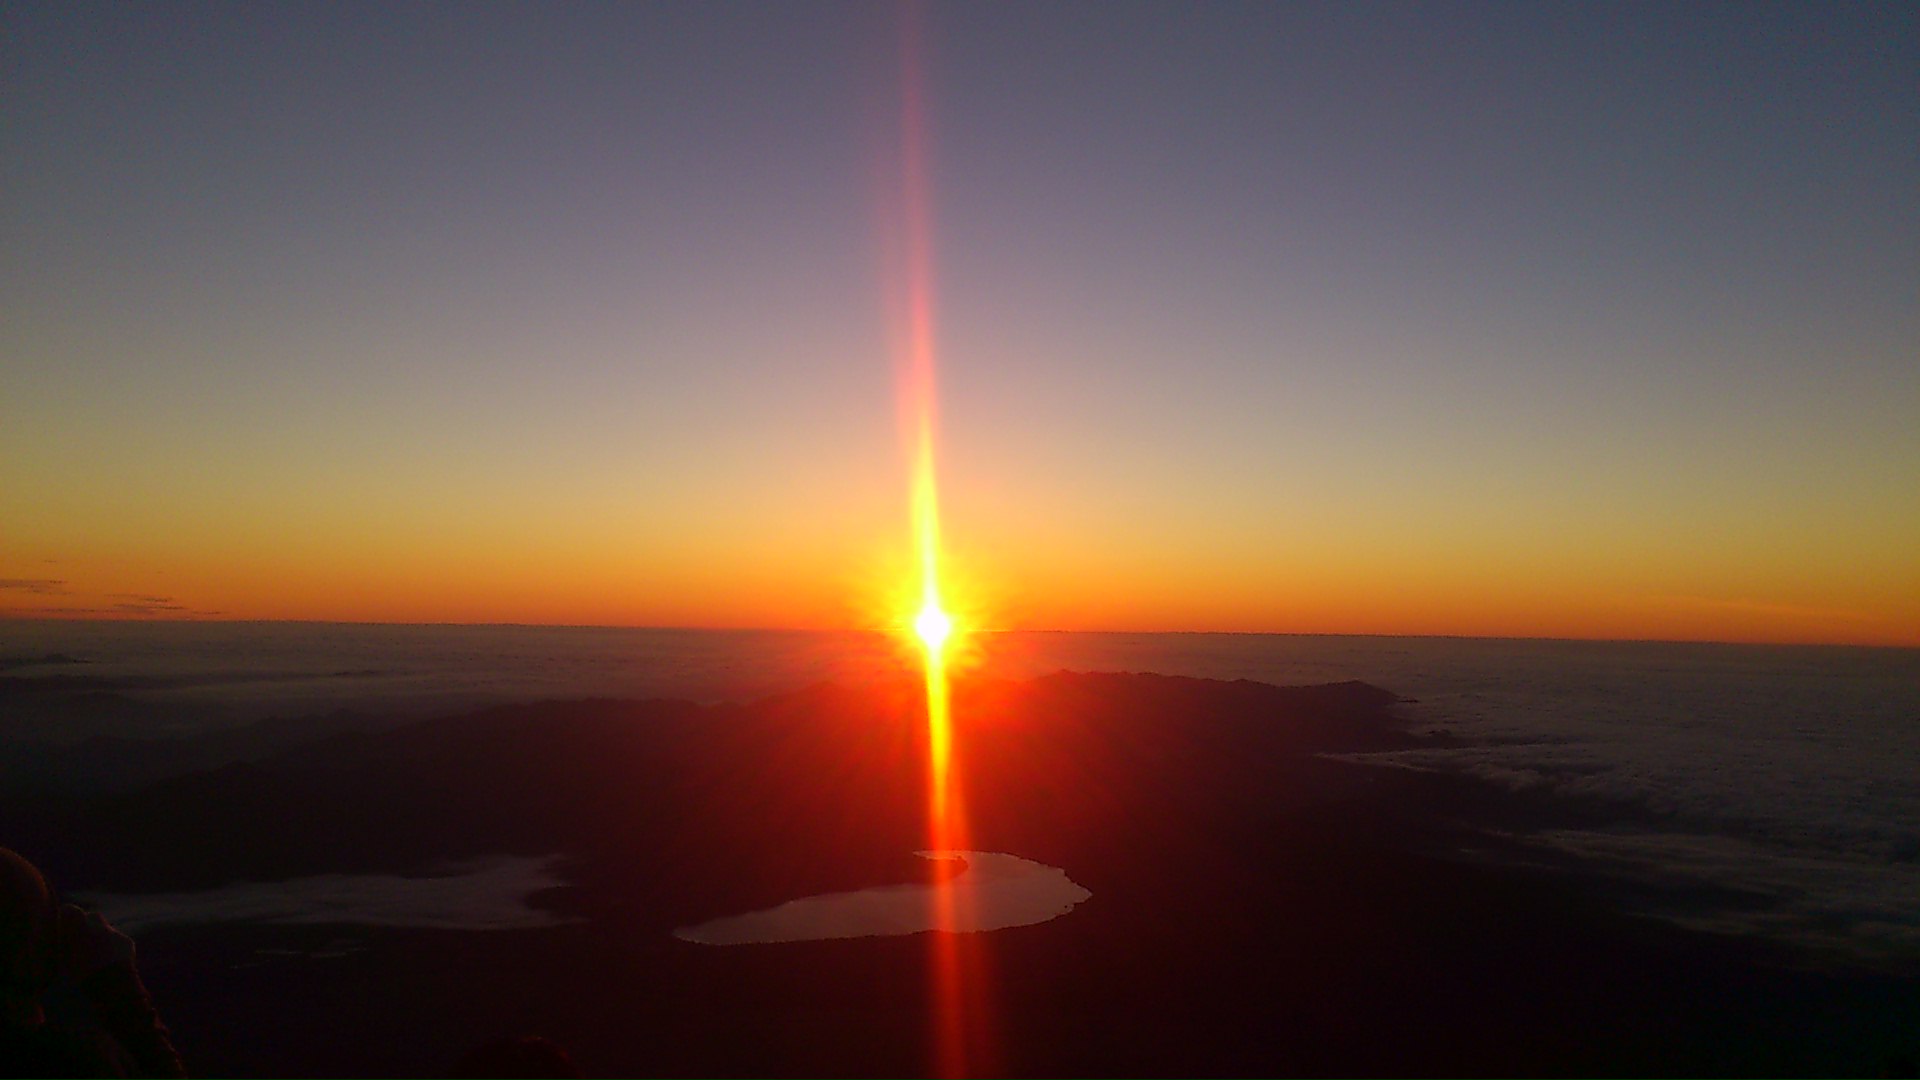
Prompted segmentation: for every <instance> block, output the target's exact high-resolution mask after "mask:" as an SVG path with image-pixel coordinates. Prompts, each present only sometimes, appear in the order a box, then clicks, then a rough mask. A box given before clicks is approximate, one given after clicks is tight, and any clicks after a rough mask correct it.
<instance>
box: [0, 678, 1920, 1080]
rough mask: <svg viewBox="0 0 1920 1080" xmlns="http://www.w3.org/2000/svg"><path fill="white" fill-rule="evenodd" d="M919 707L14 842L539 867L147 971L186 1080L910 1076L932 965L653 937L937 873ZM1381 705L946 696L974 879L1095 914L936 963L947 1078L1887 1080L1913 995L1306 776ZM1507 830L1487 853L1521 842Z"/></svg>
mask: <svg viewBox="0 0 1920 1080" xmlns="http://www.w3.org/2000/svg"><path fill="white" fill-rule="evenodd" d="M914 690H915V688H914V686H913V685H911V684H902V685H901V686H899V687H897V688H893V689H882V690H878V691H873V690H867V691H861V692H858V693H856V692H853V691H848V690H842V689H835V688H830V687H822V688H816V689H814V690H810V691H806V692H803V693H800V694H796V695H792V696H788V697H783V698H778V699H773V700H769V701H764V702H760V703H757V704H754V705H751V706H725V707H714V708H701V707H696V706H693V705H687V704H682V703H673V702H647V703H628V702H579V703H568V704H548V705H539V706H528V707H522V708H509V709H499V710H492V711H489V712H485V713H480V714H477V715H473V716H465V717H457V718H449V719H445V720H438V721H432V722H428V723H422V724H417V725H413V726H409V727H404V728H399V729H395V730H390V731H382V732H377V733H361V734H352V735H344V736H340V737H336V738H332V739H329V740H326V741H323V742H319V743H316V744H314V745H312V746H310V747H307V748H305V749H302V750H299V751H296V752H291V753H288V754H285V755H283V756H280V757H277V758H272V759H269V760H266V761H262V762H256V763H250V764H242V765H231V766H227V767H224V768H221V769H217V770H213V771H211V772H205V773H199V774H195V775H192V776H187V777H182V778H177V779H174V780H170V781H166V782H163V783H160V784H157V785H153V786H151V787H147V788H144V789H141V790H138V791H133V792H130V793H121V794H116V795H111V796H97V797H92V798H89V799H86V800H78V801H71V802H66V803H61V802H56V801H52V800H48V799H45V798H37V799H35V800H33V801H32V802H30V803H29V802H22V803H17V804H15V805H12V806H8V807H5V808H4V812H5V815H6V816H5V818H4V820H6V821H8V822H9V825H8V828H9V830H10V832H11V833H12V834H13V835H14V836H16V837H17V838H18V839H16V840H15V841H14V842H15V843H17V844H18V845H19V846H21V847H22V848H23V849H24V850H28V851H29V852H30V854H33V855H34V856H35V857H36V858H38V859H40V860H41V861H42V862H43V863H45V864H46V865H47V866H48V867H49V869H50V870H52V871H53V872H54V873H55V874H56V875H57V877H58V878H59V879H60V881H61V882H62V884H64V885H65V886H66V887H68V888H70V889H93V890H102V891H120V892H129V891H133V892H141V891H174V890H188V889H200V888H211V887H215V886H219V885H222V884H225V883H227V882H230V881H234V880H242V879H244V880H276V879H283V878H291V877H300V876H306V875H312V874H321V873H374V872H384V873H409V874H417V873H422V872H424V871H426V870H428V869H429V868H431V867H433V866H436V865H440V864H444V863H445V862H447V861H449V860H458V859H462V858H470V857H478V856H488V855H496V854H502V853H512V854H524V855H547V854H554V853H558V854H561V855H563V856H564V857H565V862H564V863H563V874H564V876H565V877H566V878H567V879H568V881H569V882H570V884H569V886H568V887H566V888H563V889H557V890H554V891H552V892H550V893H547V894H543V895H541V896H539V897H536V903H537V904H538V905H540V906H543V907H546V908H548V909H551V910H553V911H555V912H559V913H564V914H566V915H568V916H571V917H575V918H576V920H577V921H574V922H570V923H568V924H566V925H560V926H553V927H548V928H542V929H527V930H512V931H490V932H470V931H450V930H431V931H430V930H418V929H395V928H386V929H382V928H374V927H351V926H348V927H284V926H248V925H235V924H225V925H214V926H202V927H170V928H159V929H155V930H153V931H151V932H150V933H148V934H147V935H145V936H144V938H143V942H142V950H143V955H144V957H145V960H144V965H145V966H146V968H147V969H148V974H149V977H150V978H149V981H150V982H151V983H152V984H153V985H154V987H155V990H156V992H157V993H158V995H159V996H160V997H161V999H162V1002H163V1005H164V1006H165V1009H166V1013H167V1015H168V1018H169V1020H170V1021H171V1022H172V1023H173V1024H174V1026H175V1028H176V1032H177V1034H178V1036H179V1041H180V1044H181V1047H182V1049H183V1050H184V1051H185V1052H186V1053H187V1054H188V1056H189V1057H190V1059H192V1060H193V1063H194V1065H195V1066H196V1067H197V1068H198V1069H199V1070H200V1071H202V1072H207V1073H240V1074H249V1073H250V1074H309V1073H314V1074H317V1073H329V1072H337V1073H347V1074H366V1073H433V1072H437V1071H442V1070H444V1069H445V1068H446V1067H447V1065H448V1064H449V1063H450V1062H451V1061H453V1060H454V1059H455V1058H456V1057H458V1056H459V1054H460V1053H461V1052H462V1051H464V1050H466V1049H468V1048H470V1047H472V1046H473V1045H476V1044H477V1043H479V1042H481V1041H484V1040H485V1039H487V1038H489V1037H492V1036H494V1035H497V1034H502V1033H511V1032H538V1033H541V1034H545V1035H548V1036H549V1037H552V1038H554V1039H556V1040H558V1041H559V1042H561V1043H562V1044H564V1045H566V1046H568V1047H570V1048H571V1049H572V1050H573V1052H574V1054H575V1056H576V1057H577V1058H578V1059H579V1061H580V1063H581V1064H582V1065H583V1067H585V1068H586V1069H587V1070H588V1071H589V1073H590V1074H604V1075H614V1074H648V1073H667V1074H709V1075H746V1074H855V1075H864V1074H903V1073H904V1074H911V1073H915V1072H920V1071H924V1070H925V1069H926V1068H928V1065H929V1049H928V1048H929V1032H930V1030H931V1027H932V1024H931V1021H930V1019H929V1013H930V1000H931V990H930V987H931V986H932V984H933V981H934V980H933V977H932V976H933V972H932V971H931V967H930V966H931V965H932V964H933V962H934V961H933V960H932V959H931V958H932V957H933V956H935V955H936V954H937V953H938V952H939V951H940V950H936V949H935V948H933V947H932V946H933V945H934V939H935V936H934V935H924V934H923V935H919V936H915V937H898V938H869V939H860V940H851V941H826V942H811V943H792V944H782V945H755V946H737V947H731V948H713V947H707V946H700V945H694V944H690V943H687V942H683V941H679V940H676V939H674V938H673V937H672V936H671V932H672V930H673V929H674V928H675V927H677V926H682V925H687V924H690V923H694V922H698V921H702V920H705V919H709V918H712V917H715V916H719V915H727V914H735V913H739V912H743V911H748V910H753V909H757V908H762V907H768V906H772V905H774V904H778V903H781V902H783V901H786V900H790V899H794V898H796V897H800V896H805V895H810V894H815V893H821V892H829V891H837V890H843V889H850V888H857V887H860V886H864V885H870V884H879V883H886V882H895V881H904V880H910V879H912V878H914V877H915V876H918V875H925V874H928V873H930V872H933V871H934V869H935V867H934V865H933V864H928V863H925V862H923V861H921V860H918V859H915V858H913V857H912V854H911V853H912V852H913V851H914V850H916V849H919V848H923V847H925V846H927V839H926V838H927V822H926V811H925V781H926V777H925V765H924V762H925V760H926V753H925V749H926V747H925V738H924V732H923V730H922V724H921V723H920V722H919V716H918V710H917V708H916V706H915V695H914ZM1391 702H1392V698H1391V696H1390V695H1388V694H1386V693H1384V692H1382V691H1379V690H1375V689H1373V688H1371V687H1366V686H1363V685H1359V684H1346V685H1341V686H1333V687H1319V688H1296V689H1281V688H1274V687H1268V686H1261V685H1257V684H1252V683H1244V682H1242V683H1218V682H1206V681H1200V680H1190V679H1171V678H1162V677H1158V676H1144V675H1140V676H1067V675H1063V676H1056V677H1051V678H1046V679H1040V680H1035V681H1033V682H1031V683H1020V684H988V685H978V686H970V687H966V688H963V690H962V691H961V693H960V695H959V699H958V703H957V708H956V713H957V715H958V716H960V717H961V718H962V724H961V731H960V736H959V747H958V751H957V758H958V760H959V762H960V769H959V771H960V775H961V776H962V777H963V778H964V781H965V787H964V792H963V803H964V805H965V807H966V810H967V817H968V821H969V825H970V834H971V835H970V846H972V847H974V848H976V849H980V850H991V851H1006V852H1010V853H1013V854H1017V855H1020V856H1023V857H1026V858H1029V859H1034V860H1037V861H1039V862H1043V863H1047V864H1049V865H1052V866H1058V867H1061V868H1062V869H1064V870H1066V871H1067V873H1068V874H1069V875H1070V876H1071V877H1072V878H1073V879H1074V880H1075V881H1077V882H1079V883H1081V884H1082V885H1084V886H1086V887H1087V888H1088V889H1089V890H1091V892H1092V894H1093V896H1092V899H1091V900H1089V901H1087V902H1086V903H1084V904H1082V905H1080V907H1078V908H1076V909H1075V910H1074V911H1073V912H1071V913H1070V914H1068V915H1066V916H1064V917H1062V918H1060V919H1057V920H1054V921H1051V922H1047V923H1042V924H1039V925H1035V926H1029V927H1021V928H1015V929H1009V930H1004V931H998V932H995V933H992V934H985V935H963V936H962V937H961V938H959V939H958V940H957V941H956V942H955V944H956V945H957V946H958V947H957V948H956V949H955V950H952V951H951V954H952V955H953V956H955V957H957V958H958V962H960V963H962V964H963V970H964V972H965V976H966V977H965V987H966V990H967V996H968V1000H969V1001H970V1002H971V1003H972V1010H973V1011H972V1013H971V1014H970V1017H971V1018H970V1022H969V1029H970V1030H971V1031H973V1032H974V1033H975V1036H974V1043H973V1045H971V1046H970V1048H969V1050H970V1054H971V1057H970V1061H971V1062H972V1063H973V1065H974V1066H975V1067H976V1068H978V1069H980V1070H982V1071H994V1072H1006V1073H1012V1074H1102V1073H1105V1074H1121V1075H1128V1074H1176V1073H1190V1074H1192V1073H1197V1074H1271V1073H1321V1074H1334V1075H1349V1074H1375V1073H1388V1072H1393V1073H1414V1074H1436V1073H1457V1072H1464V1073H1494V1074H1501V1073H1535V1074H1588V1073H1604V1072H1622V1073H1648V1072H1692V1073H1707V1074H1715V1073H1763V1072H1764V1073H1790V1074H1814V1073H1846V1072H1872V1071H1875V1070H1877V1069H1878V1068H1879V1067H1880V1066H1881V1064H1882V1063H1883V1062H1884V1061H1885V1060H1886V1059H1887V1057H1888V1056H1889V1055H1896V1054H1901V1053H1909V1054H1910V1053H1912V1050H1911V1049H1910V1048H1907V1047H1905V1046H1903V1045H1902V1044H1901V1039H1902V1038H1904V1037H1906V1036H1905V1032H1906V1031H1907V1030H1908V1029H1907V1027H1906V1026H1905V1025H1906V1024H1908V1023H1909V1021H1910V1020H1911V1018H1912V1014H1911V1012H1910V1010H1912V1009H1913V1008H1914V1004H1915V1000H1916V999H1915V995H1914V990H1913V984H1912V983H1911V981H1907V980H1902V979H1900V978H1896V977H1892V976H1885V975H1879V976H1876V975H1867V974H1857V973H1856V974H1836V973H1816V972H1812V971H1808V970H1804V969H1801V968H1799V967H1797V966H1795V965H1794V964H1793V963H1792V960H1793V958H1791V957H1787V956H1783V955H1780V954H1777V953H1774V952H1772V951H1770V950H1768V949H1766V948H1764V947H1762V946H1759V945H1757V944H1754V943H1749V942H1741V941H1730V940H1724V939H1717V938H1712V937H1708V936H1705V935H1698V934H1690V933H1685V932H1682V931H1680V930H1677V929H1673V928H1670V927H1665V926H1661V925H1657V924H1653V923H1649V922H1644V921H1641V920H1636V919H1632V918H1629V917H1626V916H1624V915H1621V914H1619V913H1616V912H1614V911H1612V910H1610V909H1609V908H1608V907H1607V906H1606V905H1605V904H1604V903H1602V902H1600V901H1599V900H1598V899H1597V898H1594V897H1592V896H1590V895H1588V894H1587V893H1586V892H1585V891H1583V890H1581V889H1578V888H1576V887H1575V886H1573V885H1569V884H1561V883H1557V882H1555V881H1553V880H1549V879H1546V878H1544V877H1542V876H1540V875H1538V874H1528V873H1524V872H1521V871H1518V870H1514V869H1503V868H1500V867H1498V866H1496V865H1490V864H1487V863H1485V862H1484V861H1476V860H1469V859H1466V858H1463V857H1462V849H1464V848H1469V847H1479V846H1482V845H1483V844H1484V843H1485V841H1484V839H1483V838H1482V837H1481V836H1480V835H1479V834H1478V833H1476V832H1474V831H1472V828H1471V827H1472V826H1473V824H1474V822H1473V821H1472V820H1463V816H1465V817H1466V818H1468V819H1470V818H1471V817H1472V816H1474V815H1481V816H1484V815H1485V814H1486V813H1488V812H1497V811H1498V808H1497V807H1494V806H1493V805H1492V804H1491V803H1489V802H1488V801H1487V800H1486V798H1485V797H1484V795H1483V793H1476V792H1474V791H1471V790H1469V789H1466V788H1463V787H1460V786H1458V785H1457V784H1455V783H1452V782H1446V783H1442V782H1439V781H1436V780H1435V779H1434V778H1431V777H1422V776H1418V775H1415V774H1410V773H1405V772H1403V771H1400V770H1389V769H1373V768H1366V767H1362V766H1356V765H1350V764H1345V763H1342V762H1336V761H1330V760H1327V759H1325V758H1323V757H1319V756H1316V755H1318V754H1321V753H1326V752H1356V751H1365V750H1372V749H1386V748H1392V747H1397V746H1406V745H1410V744H1412V743H1413V742H1414V741H1415V740H1414V739H1413V738H1412V737H1410V736H1408V735H1406V734H1404V733H1402V732H1401V731H1400V730H1399V729H1398V727H1397V725H1396V724H1395V723H1394V722H1393V720H1392V716H1391V712H1390V706H1391ZM1508 824H1511V822H1509V823H1508Z"/></svg>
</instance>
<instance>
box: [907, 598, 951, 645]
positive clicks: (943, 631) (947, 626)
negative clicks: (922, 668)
mask: <svg viewBox="0 0 1920 1080" xmlns="http://www.w3.org/2000/svg"><path fill="white" fill-rule="evenodd" d="M913 632H914V633H916V634H918V635H920V641H921V643H922V644H924V645H925V646H926V647H927V653H928V654H929V655H932V656H938V655H939V654H940V653H941V651H942V650H944V649H945V648H946V647H947V639H948V638H949V637H951V636H952V635H953V616H951V615H948V614H947V613H946V612H944V611H942V610H940V605H938V604H936V603H932V602H929V603H928V604H927V605H926V606H925V607H922V608H921V609H920V614H918V615H915V616H914V617H913Z"/></svg>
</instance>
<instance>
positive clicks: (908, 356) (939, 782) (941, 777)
mask: <svg viewBox="0 0 1920 1080" xmlns="http://www.w3.org/2000/svg"><path fill="white" fill-rule="evenodd" d="M904 14H905V17H904V19H903V22H902V31H903V32H902V37H901V128H900V159H901V161H900V163H901V190H900V198H901V211H902V221H901V229H902V239H903V241H904V248H905V250H904V252H903V254H904V256H905V258H904V262H905V265H904V266H903V267H902V270H903V272H904V277H905V296H904V302H905V307H906V311H905V320H904V321H905V331H906V340H905V345H904V350H903V351H904V357H903V360H902V364H901V367H902V372H901V411H902V418H903V422H904V428H905V430H906V431H908V432H910V433H911V434H910V439H911V442H910V443H909V453H910V454H911V470H910V475H911V480H910V483H911V485H912V492H911V507H912V530H913V547H914V561H915V564H916V566H915V568H916V570H917V572H918V575H919V582H918V588H917V590H916V591H917V592H918V594H919V607H918V610H917V612H916V613H915V614H914V616H913V618H912V620H911V622H912V629H913V632H914V635H915V636H916V637H917V638H918V639H919V643H920V646H921V650H922V653H923V656H924V668H925V674H926V699H927V716H926V725H927V729H926V735H927V845H928V848H929V849H930V850H932V851H935V852H951V851H965V850H968V847H969V845H968V842H967V829H966V824H965V813H964V811H963V809H962V807H961V805H960V799H959V795H958V790H959V784H958V780H957V777H956V768H955V760H954V731H953V716H952V702H951V698H950V694H949V681H948V658H949V646H950V643H951V641H952V637H953V633H954V629H955V628H954V623H953V618H952V617H951V616H950V615H949V614H948V613H947V611H946V607H945V605H944V603H943V600H942V596H941V584H940V500H939V475H938V470H937V466H936V449H937V447H938V444H939V437H938V436H939V409H938V399H937V394H936V389H937V387H936V382H935V353H936V347H937V346H936V335H935V320H934V314H935V312H934V274H933V266H934V258H933V222H932V209H931V198H930V196H929V193H928V192H929V182H928V179H929V178H928V175H927V173H928V169H927V118H926V102H925V98H924V92H923V89H922V88H923V80H924V71H923V67H922V62H921V51H920V50H921V30H920V18H921V12H920V9H919V7H918V5H909V6H908V7H907V8H906V10H905V13H904ZM964 876H965V875H964V874H963V875H962V879H963V880H961V881H958V882H956V881H954V880H951V879H949V880H948V881H945V882H943V883H941V885H940V886H938V887H936V888H935V889H934V890H932V897H933V899H932V903H933V904H934V906H935V910H934V912H933V916H934V918H933V922H934V925H935V926H936V927H941V928H942V929H936V930H934V931H933V933H932V934H931V935H929V937H930V950H931V951H930V955H929V957H928V960H929V963H930V976H931V982H932V985H931V986H930V990H931V992H932V997H931V999H930V1000H931V1005H932V1013H933V1015H932V1016H931V1018H930V1019H931V1020H932V1036H933V1047H932V1050H933V1055H932V1056H933V1062H932V1064H933V1072H934V1073H935V1074H936V1075H940V1076H964V1075H967V1074H968V1073H969V1072H977V1071H983V1070H988V1069H990V1068H991V1066H990V1065H989V1064H988V1063H987V1060H986V1058H987V1057H991V1055H986V1057H983V1055H982V1054H981V1053H979V1052H977V1050H975V1049H972V1048H970V1046H969V1043H970V1042H971V1043H979V1042H980V1041H981V1039H982V1036H983V1030H982V1025H983V1021H984V1019H985V1017H984V1012H985V1010H984V1008H982V1007H981V1003H979V1002H975V1001H971V1000H970V999H969V997H968V991H969V990H970V989H971V991H972V992H973V993H974V994H976V995H977V994H979V993H980V992H981V990H982V989H983V988H982V987H980V986H978V985H975V986H972V987H969V986H968V985H967V983H968V982H969V974H970V972H969V971H968V969H969V968H970V967H977V965H974V964H971V963H970V962H969V961H970V960H971V959H976V958H975V957H974V956H973V953H972V951H971V950H969V949H968V947H967V945H966V944H964V943H963V942H962V941H961V940H960V939H961V937H962V936H963V935H961V934H959V933H956V932H954V931H953V930H950V929H945V928H948V927H954V926H957V925H959V922H960V921H959V920H958V919H957V918H956V909H957V907H958V906H959V905H962V904H966V903H969V902H970V901H971V890H970V888H969V887H968V885H967V884H966V883H965V882H964ZM971 974H972V975H973V976H974V979H973V980H972V981H974V982H976V983H977V982H978V981H979V980H978V974H979V973H978V971H977V970H975V971H973V972H971Z"/></svg>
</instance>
